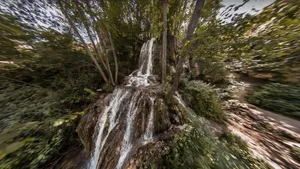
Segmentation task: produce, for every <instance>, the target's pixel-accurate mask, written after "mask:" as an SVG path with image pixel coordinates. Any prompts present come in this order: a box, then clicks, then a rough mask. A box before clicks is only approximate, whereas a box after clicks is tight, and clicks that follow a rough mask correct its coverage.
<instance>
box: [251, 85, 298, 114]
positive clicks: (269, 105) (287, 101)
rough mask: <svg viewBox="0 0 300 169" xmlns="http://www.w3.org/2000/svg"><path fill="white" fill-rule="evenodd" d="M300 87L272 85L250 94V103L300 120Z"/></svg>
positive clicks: (264, 86)
mask: <svg viewBox="0 0 300 169" xmlns="http://www.w3.org/2000/svg"><path fill="white" fill-rule="evenodd" d="M299 98H300V86H298V85H288V84H280V83H270V84H266V85H263V86H261V87H259V88H258V89H257V90H255V91H253V92H251V93H250V95H249V96H248V98H247V99H248V101H249V102H250V103H252V104H254V105H257V106H259V107H262V108H265V109H267V110H271V111H273V112H277V113H280V114H283V115H287V116H290V117H294V118H297V119H300V99H299Z"/></svg>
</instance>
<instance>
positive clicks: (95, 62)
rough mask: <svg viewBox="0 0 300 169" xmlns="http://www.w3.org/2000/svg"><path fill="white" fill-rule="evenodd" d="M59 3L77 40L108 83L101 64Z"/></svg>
mask: <svg viewBox="0 0 300 169" xmlns="http://www.w3.org/2000/svg"><path fill="white" fill-rule="evenodd" d="M58 3H59V5H60V6H61V10H62V12H63V13H64V15H65V16H66V18H67V21H68V22H69V24H70V26H71V27H72V29H73V30H74V32H75V34H76V35H77V36H78V38H79V40H80V41H81V43H82V44H83V46H84V48H85V50H86V52H87V53H88V55H89V56H90V57H91V59H92V61H93V62H94V64H95V66H96V67H97V69H98V70H99V72H100V74H101V76H102V78H103V80H104V81H105V82H106V83H109V81H108V79H107V77H106V75H105V74H104V72H103V70H102V68H101V66H100V65H99V63H98V61H97V60H96V58H95V57H94V55H93V54H92V52H91V51H90V49H89V47H88V45H87V44H86V43H85V41H84V39H83V38H82V36H81V35H80V33H79V31H78V29H77V28H76V26H75V24H74V23H73V22H72V21H71V19H70V16H69V14H68V13H67V12H66V10H65V9H64V8H63V6H62V4H61V2H60V1H58Z"/></svg>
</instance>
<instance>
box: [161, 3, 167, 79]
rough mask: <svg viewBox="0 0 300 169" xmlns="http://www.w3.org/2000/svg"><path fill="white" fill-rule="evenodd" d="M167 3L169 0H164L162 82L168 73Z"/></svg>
mask: <svg viewBox="0 0 300 169" xmlns="http://www.w3.org/2000/svg"><path fill="white" fill-rule="evenodd" d="M167 3H168V0H163V8H164V9H163V53H162V66H161V67H162V72H161V80H162V84H165V82H166V74H167V68H166V66H167Z"/></svg>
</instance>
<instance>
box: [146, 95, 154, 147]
mask: <svg viewBox="0 0 300 169" xmlns="http://www.w3.org/2000/svg"><path fill="white" fill-rule="evenodd" d="M150 100H151V109H150V117H149V122H148V125H147V129H146V132H145V135H144V138H145V143H148V142H149V141H152V137H153V127H154V126H153V116H154V98H150Z"/></svg>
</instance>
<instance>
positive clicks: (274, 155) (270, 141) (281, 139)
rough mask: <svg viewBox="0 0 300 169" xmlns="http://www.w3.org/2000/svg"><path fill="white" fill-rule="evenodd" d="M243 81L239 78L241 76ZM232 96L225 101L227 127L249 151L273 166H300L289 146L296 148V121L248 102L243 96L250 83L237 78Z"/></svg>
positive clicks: (299, 143)
mask: <svg viewBox="0 0 300 169" xmlns="http://www.w3.org/2000/svg"><path fill="white" fill-rule="evenodd" d="M242 80H243V79H242ZM237 84H238V90H237V92H236V96H237V97H236V99H232V100H229V101H228V102H227V110H228V114H229V122H228V123H229V124H228V130H230V131H231V132H232V133H234V134H236V135H238V136H240V137H241V138H242V139H243V140H245V141H246V142H247V143H248V145H249V148H250V150H251V152H252V154H253V155H254V156H255V157H257V158H260V159H263V160H265V161H266V162H267V163H268V164H269V165H270V166H272V167H273V168H275V169H280V168H282V169H284V168H287V169H300V161H296V160H295V159H293V158H292V155H291V148H292V147H293V146H296V147H299V148H300V121H298V120H295V119H292V118H289V117H286V116H283V115H280V114H275V113H273V112H270V111H267V110H264V109H261V108H258V107H256V106H254V105H252V104H249V103H247V102H246V100H245V96H246V95H247V92H248V91H249V89H250V88H251V87H252V86H253V85H254V84H253V82H251V80H250V81H246V80H243V81H239V82H237Z"/></svg>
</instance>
